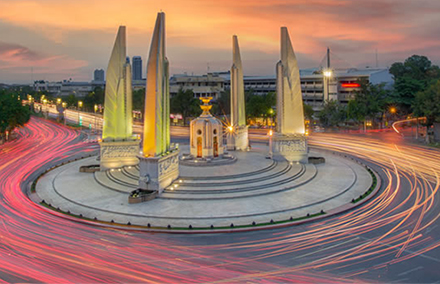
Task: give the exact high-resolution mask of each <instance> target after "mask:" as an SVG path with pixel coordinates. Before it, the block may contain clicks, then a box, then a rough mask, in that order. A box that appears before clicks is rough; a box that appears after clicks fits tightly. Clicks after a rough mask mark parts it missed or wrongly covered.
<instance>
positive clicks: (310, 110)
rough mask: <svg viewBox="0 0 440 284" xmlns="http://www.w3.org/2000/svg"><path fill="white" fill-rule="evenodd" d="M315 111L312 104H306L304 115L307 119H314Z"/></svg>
mask: <svg viewBox="0 0 440 284" xmlns="http://www.w3.org/2000/svg"><path fill="white" fill-rule="evenodd" d="M314 113H315V111H314V110H313V107H312V106H310V105H308V104H304V117H305V119H308V120H312V119H313V114H314Z"/></svg>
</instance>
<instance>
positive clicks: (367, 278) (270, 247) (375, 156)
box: [0, 118, 440, 283]
mask: <svg viewBox="0 0 440 284" xmlns="http://www.w3.org/2000/svg"><path fill="white" fill-rule="evenodd" d="M78 134H79V133H78V132H77V131H74V130H71V129H68V128H64V127H62V126H60V125H56V124H53V123H50V122H47V121H45V120H41V119H34V118H33V119H32V120H31V122H30V123H29V124H28V125H27V126H26V128H23V129H21V130H20V135H19V137H18V139H17V140H15V141H13V142H10V143H8V144H5V145H2V146H0V155H1V158H2V161H6V162H5V163H3V164H1V165H0V177H1V178H2V181H3V182H2V184H1V185H0V187H1V197H2V198H1V199H0V203H1V206H0V214H1V220H2V223H1V226H2V227H3V228H4V229H3V230H2V234H1V239H2V244H3V246H2V248H1V251H2V257H0V267H1V272H2V279H3V280H5V281H6V282H67V281H70V282H88V283H90V282H107V281H109V282H147V281H151V282H161V283H164V282H174V283H175V282H197V283H200V282H203V283H206V282H214V281H226V282H228V283H243V282H245V281H252V282H268V281H269V282H283V283H284V282H288V281H292V280H293V279H294V280H297V281H300V282H320V283H322V282H337V283H341V282H344V283H347V282H348V283H353V282H355V283H359V282H385V283H389V282H405V283H416V282H423V283H427V282H435V281H437V280H438V277H439V275H438V272H437V271H438V269H437V267H438V264H439V263H440V259H439V257H438V255H439V249H440V239H439V237H438V236H439V235H440V226H439V225H440V223H439V217H440V210H439V208H440V207H439V206H438V204H439V199H438V189H439V185H440V181H439V176H440V167H439V163H438V160H439V159H440V154H439V151H438V150H436V149H432V148H425V147H421V146H417V145H411V144H408V143H406V141H404V140H403V139H402V138H401V137H400V136H397V135H395V134H394V133H371V134H368V135H359V136H358V135H347V134H340V133H338V134H330V133H314V134H313V135H312V136H310V144H311V146H312V148H314V149H319V150H323V149H326V150H330V151H332V152H333V151H334V152H336V153H340V154H342V155H347V156H349V157H353V158H355V159H359V160H361V161H362V162H363V163H364V164H366V165H367V166H368V167H371V168H372V169H373V170H374V171H375V172H377V174H378V175H379V176H380V179H381V181H382V186H381V189H380V190H379V191H378V192H377V194H375V195H372V194H370V195H369V196H371V199H370V200H368V201H367V202H365V203H364V204H362V205H359V206H357V207H355V208H353V209H352V210H350V211H346V212H342V213H340V214H337V215H334V216H326V217H325V218H322V219H319V220H316V221H315V222H306V223H304V224H302V225H298V226H287V227H283V228H275V227H272V229H271V230H262V231H254V232H252V231H251V232H241V233H235V234H210V235H207V234H191V235H182V234H179V235H172V234H154V233H148V232H143V231H136V230H133V228H131V230H127V229H126V228H129V227H128V226H126V228H124V229H117V228H115V227H109V226H107V227H106V226H102V225H100V226H94V225H93V224H95V223H93V222H88V223H86V222H75V221H76V220H78V218H77V217H72V220H69V219H68V218H67V217H66V216H67V215H64V214H61V213H59V214H58V215H56V214H54V213H56V212H55V211H52V210H49V209H47V208H45V207H41V206H36V205H35V203H34V202H33V201H31V200H30V199H29V198H28V196H27V194H26V191H27V189H28V188H29V186H30V184H31V183H32V182H33V181H34V180H35V179H37V177H38V176H39V175H41V174H42V173H43V172H44V170H45V169H50V168H52V167H55V166H56V165H59V164H60V163H63V162H64V163H65V162H68V161H71V160H74V159H79V158H81V157H86V156H89V155H90V154H93V153H96V151H97V150H98V145H97V144H95V143H84V142H83V141H82V138H81V136H78ZM174 137H175V138H174V139H178V137H176V136H174ZM257 138H258V136H257V135H256V134H252V136H251V139H252V140H253V141H255V139H257ZM253 144H254V145H255V144H257V143H256V142H254V143H253ZM253 148H255V147H253ZM343 160H346V158H343ZM250 166H251V165H250ZM75 170H76V172H78V168H77V167H76V169H75ZM250 170H252V171H254V170H255V169H250ZM51 172H52V171H51ZM49 174H50V172H49ZM31 195H33V194H31ZM146 204H148V203H146ZM61 209H63V208H61ZM327 214H329V215H330V212H326V215H327ZM60 217H61V218H60ZM108 225H111V223H108ZM131 227H132V226H131ZM146 268H147V269H146ZM78 271H81V273H78Z"/></svg>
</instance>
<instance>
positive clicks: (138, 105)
mask: <svg viewBox="0 0 440 284" xmlns="http://www.w3.org/2000/svg"><path fill="white" fill-rule="evenodd" d="M144 109H145V88H142V89H139V90H135V91H133V110H137V111H140V112H142V115H143V114H144ZM142 117H143V116H142Z"/></svg>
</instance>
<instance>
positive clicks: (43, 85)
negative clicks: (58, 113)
mask: <svg viewBox="0 0 440 284" xmlns="http://www.w3.org/2000/svg"><path fill="white" fill-rule="evenodd" d="M61 87H62V82H48V81H44V80H39V81H35V82H34V84H33V89H34V91H36V92H43V93H48V94H51V95H53V96H61Z"/></svg>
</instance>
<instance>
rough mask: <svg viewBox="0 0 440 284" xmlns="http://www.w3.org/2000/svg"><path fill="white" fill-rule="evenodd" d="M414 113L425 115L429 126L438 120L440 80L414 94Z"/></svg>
mask: <svg viewBox="0 0 440 284" xmlns="http://www.w3.org/2000/svg"><path fill="white" fill-rule="evenodd" d="M414 114H415V115H416V116H425V117H426V125H427V126H428V127H429V126H431V125H432V124H433V123H434V122H440V80H437V81H435V82H433V83H432V84H431V85H430V86H429V87H428V88H427V89H426V90H425V91H423V92H419V93H417V94H416V98H415V102H414Z"/></svg>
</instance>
